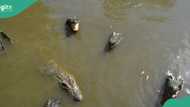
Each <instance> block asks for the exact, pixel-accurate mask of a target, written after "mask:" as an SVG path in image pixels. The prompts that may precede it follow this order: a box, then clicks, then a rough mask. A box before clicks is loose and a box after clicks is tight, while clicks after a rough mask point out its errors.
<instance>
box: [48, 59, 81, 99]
mask: <svg viewBox="0 0 190 107" xmlns="http://www.w3.org/2000/svg"><path fill="white" fill-rule="evenodd" d="M46 71H48V73H49V74H54V77H55V79H56V80H57V82H58V84H59V86H60V87H61V88H62V89H64V90H65V91H66V92H68V93H69V94H70V95H71V96H72V97H73V99H74V100H75V101H82V100H83V95H82V93H81V90H80V88H79V86H78V84H77V82H76V80H75V78H74V76H73V75H71V74H69V73H68V72H66V71H64V70H63V69H62V68H61V67H59V66H58V65H57V64H56V63H55V62H53V61H50V62H49V63H48V64H47V66H46Z"/></svg>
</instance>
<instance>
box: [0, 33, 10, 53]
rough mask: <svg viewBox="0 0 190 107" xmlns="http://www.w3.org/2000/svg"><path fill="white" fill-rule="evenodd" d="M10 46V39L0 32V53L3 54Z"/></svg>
mask: <svg viewBox="0 0 190 107" xmlns="http://www.w3.org/2000/svg"><path fill="white" fill-rule="evenodd" d="M10 44H11V39H10V38H9V37H8V35H7V34H5V33H4V32H0V52H3V51H5V50H6V49H7V47H8V46H9V45H10Z"/></svg>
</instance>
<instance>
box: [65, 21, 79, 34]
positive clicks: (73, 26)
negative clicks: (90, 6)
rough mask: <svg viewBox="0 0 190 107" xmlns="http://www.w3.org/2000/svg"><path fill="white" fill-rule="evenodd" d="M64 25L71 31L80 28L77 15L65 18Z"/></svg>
mask: <svg viewBox="0 0 190 107" xmlns="http://www.w3.org/2000/svg"><path fill="white" fill-rule="evenodd" d="M66 26H68V27H69V28H70V29H71V30H72V31H73V32H78V31H79V29H80V20H79V19H78V18H77V17H70V18H68V19H67V20H66Z"/></svg>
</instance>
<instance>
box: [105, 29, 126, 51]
mask: <svg viewBox="0 0 190 107" xmlns="http://www.w3.org/2000/svg"><path fill="white" fill-rule="evenodd" d="M122 39H123V37H122V36H121V34H120V33H117V32H112V34H111V35H110V37H109V39H108V42H107V44H106V47H105V50H106V51H111V50H112V49H113V48H115V47H116V46H117V45H118V44H119V43H120V42H121V40H122Z"/></svg>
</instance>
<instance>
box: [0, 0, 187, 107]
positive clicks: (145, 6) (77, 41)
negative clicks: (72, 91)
mask: <svg viewBox="0 0 190 107" xmlns="http://www.w3.org/2000/svg"><path fill="white" fill-rule="evenodd" d="M189 3H190V1H189V0H178V1H177V0H176V1H175V0H43V1H41V2H39V3H37V4H36V5H34V6H33V7H32V8H30V9H29V10H27V11H26V12H24V13H23V14H21V15H19V16H16V17H14V18H12V19H8V20H0V24H1V26H0V28H1V29H2V30H4V31H5V32H7V33H8V34H9V35H10V36H11V37H12V38H13V39H14V45H12V46H11V47H10V48H9V49H8V50H7V52H6V53H4V54H1V55H0V107H13V106H14V107H42V105H43V103H44V101H45V100H46V99H47V98H48V97H51V96H59V95H61V96H63V101H62V106H63V107H121V106H127V107H154V106H155V105H156V103H157V100H158V94H157V93H156V91H157V90H159V89H160V86H161V84H162V82H163V81H164V80H163V78H164V74H165V73H166V72H167V71H168V70H171V71H172V72H175V73H176V74H179V73H180V74H182V76H183V77H184V79H185V82H186V84H185V90H187V88H190V84H189V83H188V81H190V77H189V76H190V71H189V68H190V66H189V64H190V43H189V40H190V35H189V33H190V22H189V18H190V14H189ZM68 16H78V17H79V18H80V20H81V31H80V32H79V33H78V34H76V36H74V37H70V38H67V37H65V34H64V22H65V20H66V18H67V17H68ZM112 31H117V32H121V33H122V34H123V35H124V37H125V39H124V40H123V41H122V43H121V44H120V46H119V47H117V48H116V49H115V50H114V51H112V52H111V53H107V54H106V53H104V51H103V49H104V46H105V43H106V41H107V38H108V36H109V34H110V33H111V32H112ZM52 59H53V60H54V61H56V62H57V63H58V64H59V65H60V66H62V67H63V68H64V69H65V70H67V71H68V72H70V73H72V74H73V75H74V76H75V78H76V79H77V80H78V83H79V86H80V87H81V90H82V92H83V94H84V101H82V102H81V103H76V102H73V101H72V98H71V97H70V96H68V95H67V94H65V92H63V91H62V90H60V89H59V87H57V83H56V82H55V80H54V79H53V78H52V77H51V76H47V75H45V74H43V73H42V72H41V71H40V68H41V66H42V65H44V64H45V63H46V62H47V61H48V60H52ZM142 71H144V72H145V74H146V75H149V77H150V78H149V80H146V79H145V75H141V72H142ZM185 90H184V92H183V93H182V95H187V93H186V92H185Z"/></svg>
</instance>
